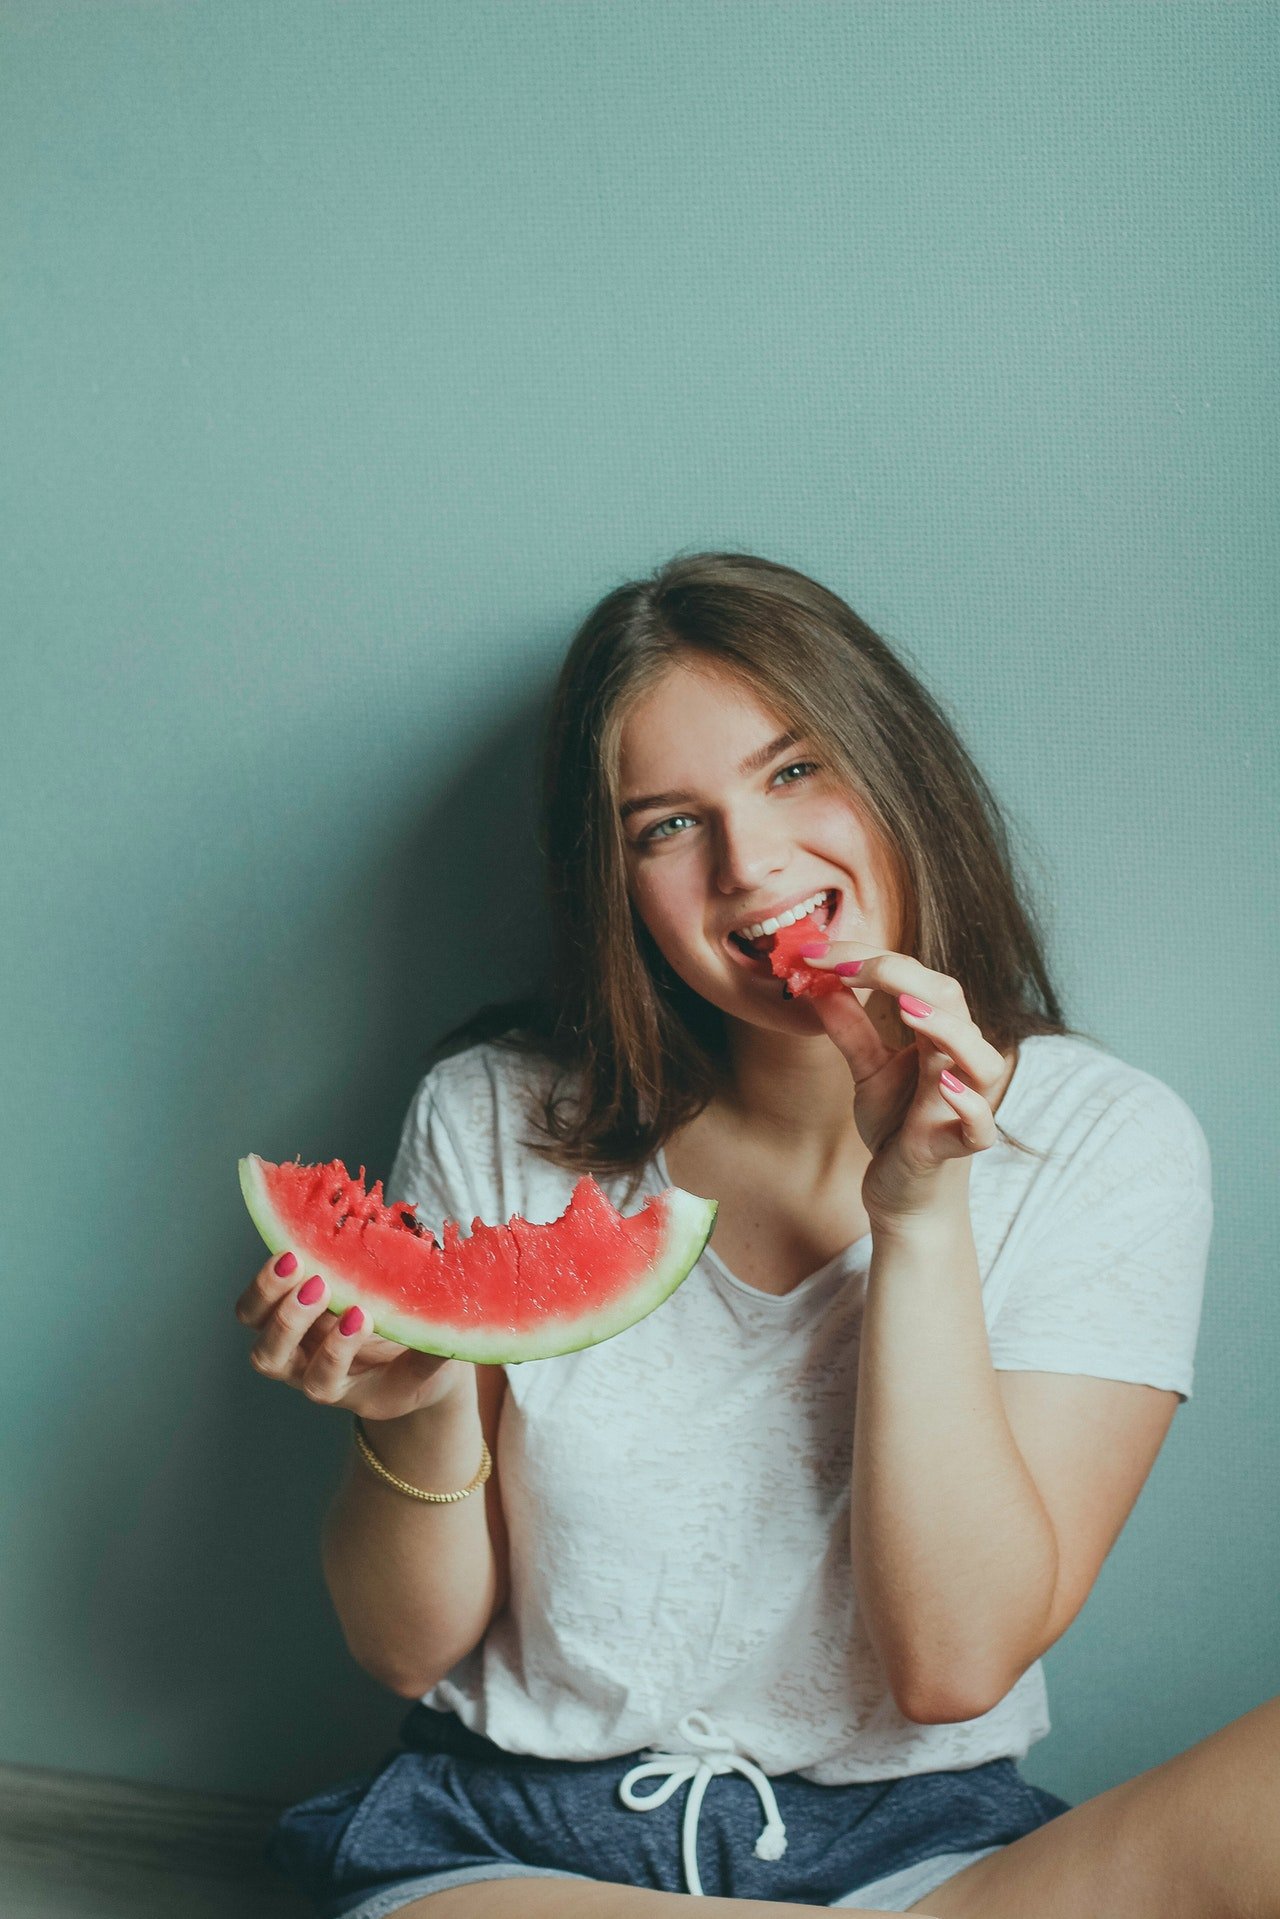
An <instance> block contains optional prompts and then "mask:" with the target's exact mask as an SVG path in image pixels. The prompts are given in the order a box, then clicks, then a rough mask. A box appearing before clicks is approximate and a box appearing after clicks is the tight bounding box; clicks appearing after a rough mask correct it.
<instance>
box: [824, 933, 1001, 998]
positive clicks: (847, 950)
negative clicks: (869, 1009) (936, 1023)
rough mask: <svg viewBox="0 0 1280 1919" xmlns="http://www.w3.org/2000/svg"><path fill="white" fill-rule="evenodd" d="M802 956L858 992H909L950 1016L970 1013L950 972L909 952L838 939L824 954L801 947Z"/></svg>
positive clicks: (961, 992) (962, 994) (959, 986)
mask: <svg viewBox="0 0 1280 1919" xmlns="http://www.w3.org/2000/svg"><path fill="white" fill-rule="evenodd" d="M810 945H811V946H814V947H816V945H817V942H816V941H811V942H810ZM800 955H801V958H802V960H803V962H804V964H805V965H806V966H814V967H817V968H819V969H820V970H821V971H823V972H837V973H839V974H840V977H841V978H842V979H844V980H847V981H848V983H849V984H850V985H851V986H856V987H857V988H858V989H859V990H861V989H862V988H863V987H872V988H874V989H875V990H876V991H878V992H882V993H888V994H891V995H893V996H894V997H896V996H897V995H898V994H899V993H910V994H912V995H913V996H914V997H915V998H916V999H921V1000H924V1001H925V1002H926V1004H928V1005H930V1006H941V1007H944V1008H945V1009H946V1010H947V1011H948V1012H951V1013H960V1014H967V1012H968V1010H969V1004H968V1001H967V1000H966V999H965V996H964V988H963V987H962V986H961V984H960V982H959V981H958V980H954V979H952V978H951V975H950V974H949V973H938V972H935V971H934V970H933V968H932V967H930V966H922V965H921V963H920V961H919V960H918V959H913V958H912V957H911V955H910V954H909V953H889V952H886V951H885V950H884V949H883V948H879V949H877V948H876V947H873V946H864V945H862V944H860V942H859V941H857V940H835V941H833V942H832V943H831V944H830V945H829V946H828V947H827V950H826V951H825V953H819V952H817V951H813V952H810V951H809V950H808V949H807V948H805V947H801V948H800Z"/></svg>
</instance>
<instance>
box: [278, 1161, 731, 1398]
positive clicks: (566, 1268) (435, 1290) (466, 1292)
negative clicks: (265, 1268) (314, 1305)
mask: <svg viewBox="0 0 1280 1919" xmlns="http://www.w3.org/2000/svg"><path fill="white" fill-rule="evenodd" d="M364 1179H365V1169H364V1167H363V1166H362V1167H361V1168H360V1176H359V1178H358V1179H353V1178H352V1177H351V1175H350V1174H349V1173H348V1171H347V1169H346V1167H345V1166H344V1165H343V1163H342V1161H341V1160H331V1161H330V1162H329V1163H328V1164H327V1165H316V1166H304V1165H303V1164H302V1163H301V1162H300V1161H298V1160H294V1161H292V1162H285V1163H283V1164H280V1165H277V1164H275V1163H273V1162H272V1161H270V1160H264V1159H260V1158H259V1157H258V1155H257V1154H256V1153H251V1154H249V1156H248V1157H247V1158H245V1159H242V1160H241V1161H240V1187H241V1191H242V1192H243V1194H244V1199H245V1204H246V1205H247V1206H248V1208H249V1212H250V1215H251V1217H252V1219H253V1222H254V1224H255V1225H256V1226H257V1228H258V1231H259V1232H260V1233H261V1235H262V1237H263V1239H264V1240H265V1242H266V1244H267V1246H268V1247H269V1248H270V1250H271V1251H272V1252H273V1253H278V1252H284V1251H291V1252H293V1253H296V1254H297V1255H298V1257H299V1259H300V1260H301V1261H302V1262H303V1264H304V1266H305V1268H306V1271H307V1273H308V1274H310V1273H319V1274H320V1276H321V1278H322V1279H324V1280H325V1282H326V1283H327V1285H328V1287H329V1311H330V1312H334V1313H341V1312H345V1311H346V1309H347V1307H348V1306H353V1305H354V1306H359V1307H361V1308H362V1309H363V1311H364V1312H365V1313H366V1315H367V1316H368V1318H369V1320H370V1321H371V1323H372V1325H373V1329H374V1331H375V1332H377V1333H380V1334H381V1335H382V1336H383V1338H385V1339H391V1340H395V1341H396V1342H397V1343H398V1344H400V1345H402V1346H412V1347H414V1348H415V1349H416V1350H417V1351H419V1352H424V1353H439V1354H442V1355H446V1356H448V1357H450V1358H454V1359H469V1360H474V1361H476V1362H478V1363H480V1364H483V1365H507V1364H511V1365H514V1364H518V1363H519V1362H521V1361H522V1360H526V1359H549V1358H552V1357H554V1356H555V1355H556V1354H559V1353H569V1352H576V1351H577V1350H578V1349H579V1348H581V1347H583V1346H593V1345H597V1344H598V1343H599V1342H600V1341H602V1340H605V1339H611V1338H612V1337H613V1335H614V1334H615V1333H620V1332H623V1331H625V1329H626V1328H627V1327H628V1326H633V1325H634V1324H635V1323H636V1321H637V1320H640V1319H643V1318H644V1317H645V1315H646V1314H648V1313H650V1312H652V1311H653V1310H654V1308H655V1307H657V1306H660V1305H661V1304H662V1302H663V1300H665V1299H667V1298H668V1297H669V1296H670V1295H671V1294H672V1293H673V1292H674V1291H675V1289H676V1287H677V1286H679V1285H680V1284H681V1282H682V1281H683V1280H684V1279H685V1278H687V1276H688V1274H689V1273H690V1272H691V1271H692V1269H693V1267H694V1265H695V1264H696V1263H697V1260H698V1258H699V1256H700V1254H701V1252H702V1249H703V1247H704V1246H705V1245H706V1243H707V1240H708V1238H709V1237H710V1233H711V1227H712V1224H713V1222H714V1220H715V1214H716V1202H715V1201H714V1200H709V1199H700V1198H698V1197H697V1195H696V1194H693V1193H686V1192H683V1191H682V1190H681V1189H680V1188H679V1187H675V1186H673V1187H668V1188H667V1190H666V1191H665V1192H663V1193H660V1194H657V1195H655V1196H654V1197H652V1198H650V1199H648V1200H647V1201H646V1202H645V1204H644V1205H643V1206H642V1207H641V1208H640V1211H639V1212H638V1213H635V1214H633V1215H632V1216H630V1217H626V1218H624V1217H623V1215H622V1214H620V1213H618V1212H617V1211H615V1209H614V1208H613V1206H612V1205H610V1203H609V1200H608V1199H607V1197H606V1196H605V1194H604V1193H602V1192H601V1190H600V1188H599V1187H598V1186H597V1185H596V1182H595V1181H594V1180H593V1179H592V1178H591V1176H590V1175H589V1174H584V1175H583V1177H582V1178H581V1179H579V1180H578V1182H577V1184H576V1185H575V1187H574V1189H573V1193H572V1195H571V1197H570V1200H569V1204H568V1206H567V1207H566V1209H565V1211H564V1212H563V1213H562V1214H561V1215H560V1217H559V1219H556V1220H552V1221H551V1222H550V1223H548V1224H546V1225H539V1224H534V1223H532V1222H530V1221H528V1220H525V1219H521V1218H520V1216H519V1215H518V1214H516V1215H515V1216H514V1217H513V1218H512V1219H510V1220H509V1221H508V1222H507V1223H506V1224H505V1225H487V1224H486V1223H485V1222H484V1221H483V1220H480V1219H476V1220H473V1221H472V1224H471V1231H470V1233H469V1234H467V1235H465V1236H464V1235H463V1233H462V1231H461V1229H460V1227H459V1225H458V1222H457V1221H456V1220H453V1219H446V1220H445V1221H444V1222H443V1225H442V1227H441V1230H440V1234H439V1237H437V1235H436V1234H435V1233H433V1232H431V1231H430V1230H429V1229H428V1228H427V1227H425V1226H424V1225H423V1224H422V1222H421V1221H420V1220H419V1219H418V1217H417V1215H416V1213H415V1211H414V1208H413V1207H412V1206H411V1205H409V1204H407V1203H406V1202H405V1201H403V1200H397V1201H396V1202H395V1203H394V1204H393V1205H391V1206H387V1205H386V1204H385V1203H384V1200H383V1191H382V1181H381V1180H376V1181H375V1182H374V1185H373V1187H372V1189H371V1190H369V1191H366V1190H365V1185H364Z"/></svg>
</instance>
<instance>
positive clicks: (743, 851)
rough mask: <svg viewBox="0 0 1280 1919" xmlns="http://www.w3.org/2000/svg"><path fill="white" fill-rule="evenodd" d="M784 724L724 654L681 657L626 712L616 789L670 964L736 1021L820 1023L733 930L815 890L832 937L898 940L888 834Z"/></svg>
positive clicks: (648, 910)
mask: <svg viewBox="0 0 1280 1919" xmlns="http://www.w3.org/2000/svg"><path fill="white" fill-rule="evenodd" d="M787 732H788V727H787V724H786V722H785V721H784V720H782V719H780V718H779V717H778V715H777V714H775V713H772V712H770V711H769V709H768V708H767V707H764V706H762V705H760V704H759V702H758V700H757V699H756V697H755V696H754V695H753V694H752V692H751V691H750V690H749V689H748V688H747V687H745V686H744V685H743V684H742V682H741V681H740V680H737V679H735V678H734V677H732V676H731V675H729V674H727V673H725V672H724V671H723V669H721V668H719V667H718V666H716V665H715V664H714V662H710V661H706V662H704V661H701V660H700V661H698V662H697V663H696V664H690V665H686V664H684V663H683V662H682V663H681V664H679V665H677V666H674V667H672V668H671V669H670V671H669V672H668V673H667V674H666V676H665V677H664V678H663V679H662V680H661V681H660V682H659V684H658V685H657V686H656V687H655V688H654V689H653V690H652V691H651V692H650V693H648V694H646V695H645V696H644V697H643V698H642V699H641V700H639V701H638V702H637V704H636V705H635V706H634V707H633V708H632V710H631V712H630V713H629V714H628V716H627V719H626V722H625V724H624V727H623V732H622V741H621V759H620V766H619V797H620V801H621V805H622V809H623V816H624V817H623V833H624V834H625V836H626V844H627V850H626V860H627V870H628V885H629V891H630V894H631V899H632V903H633V904H634V906H635V909H636V911H637V912H638V913H639V915H640V918H641V919H642V920H643V922H644V924H645V925H646V927H647V928H648V929H649V932H650V934H651V935H652V937H653V940H654V942H655V944H656V945H657V947H658V949H659V951H660V952H661V953H662V955H663V957H664V958H665V959H666V960H667V962H668V964H669V965H670V966H671V968H672V969H673V971H674V972H676V973H677V974H678V975H679V977H680V978H681V979H682V980H683V981H684V982H685V984H686V985H688V986H690V987H692V988H693V990H694V992H696V993H699V994H701V996H702V998H703V999H706V1000H710V1001H711V1003H712V1005H714V1006H718V1007H720V1008H721V1010H722V1011H723V1012H725V1013H727V1014H729V1015H730V1016H731V1017H732V1018H736V1019H740V1020H745V1021H747V1022H748V1023H750V1024H751V1025H755V1026H767V1027H770V1028H772V1029H774V1030H776V1031H779V1032H790V1033H797V1032H799V1033H816V1032H820V1031H822V1030H823V1029H822V1022H821V1020H820V1019H819V1018H818V1015H817V1013H816V1012H815V1011H814V1009H813V1007H812V1005H811V1004H810V1003H809V1001H808V1000H805V999H799V1000H786V999H784V998H783V996H782V981H781V980H779V979H777V978H775V977H774V975H773V973H772V972H771V971H770V968H769V962H768V959H767V958H763V959H757V958H752V957H750V956H749V955H748V954H747V953H745V952H744V951H743V950H742V948H741V946H740V945H738V944H737V943H736V942H735V941H734V940H733V939H732V938H731V937H730V935H731V934H732V933H733V932H734V931H737V930H739V929H741V928H743V927H745V926H747V925H749V924H751V923H753V922H759V921H761V920H764V919H771V918H775V917H777V915H778V914H779V913H780V912H781V911H783V910H784V909H785V908H787V907H789V906H792V905H793V904H797V903H802V902H805V901H808V900H810V899H811V898H812V897H813V896H814V895H815V894H817V893H826V894H827V895H828V899H827V901H826V902H824V904H823V906H822V907H821V908H820V909H819V911H818V918H819V920H820V921H822V920H825V921H826V924H827V931H828V934H829V935H830V937H831V938H832V939H834V940H839V939H842V938H844V939H854V940H860V941H865V942H868V943H870V944H872V945H874V946H876V947H879V948H881V949H891V948H892V945H893V939H894V937H895V935H896V928H897V924H898V919H897V910H896V902H895V898H894V893H893V884H892V879H891V868H890V866H889V862H888V859H887V858H886V857H885V855H884V851H883V848H882V847H881V844H880V842H879V839H878V837H876V836H875V835H873V833H872V831H871V829H870V828H869V826H868V825H867V824H865V823H864V820H863V816H862V814H861V811H860V809H859V808H857V807H856V806H855V805H854V803H853V802H852V801H851V800H850V799H849V798H848V797H847V796H846V795H845V793H844V792H843V791H841V790H840V789H839V788H838V787H837V785H836V783H835V779H834V777H833V775H832V774H831V773H829V772H828V770H827V769H826V768H825V767H823V766H822V765H821V762H820V758H819V756H818V751H817V749H816V748H814V747H811V746H810V743H809V742H807V741H806V740H804V739H803V738H802V737H795V738H781V737H780V736H783V735H786V734H787ZM637 801H641V802H642V804H641V805H639V806H637V805H636V802H637ZM833 890H834V893H835V900H834V911H832V910H831V900H830V895H831V893H832V891H833ZM860 997H861V996H860Z"/></svg>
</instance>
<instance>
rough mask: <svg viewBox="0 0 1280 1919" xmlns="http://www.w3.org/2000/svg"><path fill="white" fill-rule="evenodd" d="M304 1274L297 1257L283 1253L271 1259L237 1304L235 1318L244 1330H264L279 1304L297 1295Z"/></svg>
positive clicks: (256, 1275)
mask: <svg viewBox="0 0 1280 1919" xmlns="http://www.w3.org/2000/svg"><path fill="white" fill-rule="evenodd" d="M302 1279H303V1274H302V1273H301V1271H300V1270H299V1267H298V1259H297V1255H296V1254H295V1253H288V1252H286V1253H281V1254H280V1255H279V1256H278V1258H274V1259H269V1260H268V1261H267V1263H266V1265H265V1266H263V1267H261V1268H260V1269H259V1271H258V1272H257V1273H255V1274H254V1276H253V1278H252V1279H251V1280H250V1282H249V1284H248V1285H247V1286H246V1287H245V1289H244V1291H243V1292H242V1293H241V1295H240V1297H239V1299H237V1301H236V1318H237V1319H238V1320H239V1321H240V1323H241V1325H242V1326H264V1325H265V1324H266V1322H267V1320H268V1319H269V1318H270V1317H271V1315H272V1313H273V1312H274V1311H275V1309H276V1307H277V1306H278V1305H279V1304H280V1301H281V1300H282V1299H284V1298H285V1296H286V1295H287V1294H288V1293H290V1292H292V1291H296V1289H297V1288H298V1286H299V1285H300V1284H301V1283H302Z"/></svg>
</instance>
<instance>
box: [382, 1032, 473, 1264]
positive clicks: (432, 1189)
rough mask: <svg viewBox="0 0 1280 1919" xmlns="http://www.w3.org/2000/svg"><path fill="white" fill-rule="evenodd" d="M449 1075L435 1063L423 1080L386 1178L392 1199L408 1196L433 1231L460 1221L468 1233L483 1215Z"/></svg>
mask: <svg viewBox="0 0 1280 1919" xmlns="http://www.w3.org/2000/svg"><path fill="white" fill-rule="evenodd" d="M447 1087H448V1076H447V1074H445V1073H444V1072H443V1071H442V1070H441V1066H435V1067H433V1068H432V1070H431V1071H430V1072H429V1073H428V1074H427V1075H426V1077H425V1078H424V1079H423V1080H421V1081H420V1083H419V1085H418V1089H417V1091H416V1092H415V1094H414V1096H413V1099H412V1101H411V1103H410V1106H409V1110H408V1112H407V1113H406V1115H405V1120H404V1125H403V1127H402V1128H401V1132H400V1145H399V1147H398V1149H397V1151H396V1157H395V1162H394V1164H393V1165H392V1168H391V1172H390V1174H389V1176H388V1178H387V1182H386V1188H385V1191H386V1196H387V1203H388V1204H393V1203H394V1202H395V1201H396V1200H398V1199H399V1200H405V1201H407V1202H408V1203H409V1204H410V1205H411V1206H413V1207H415V1208H416V1210H417V1214H418V1217H419V1219H421V1221H422V1222H423V1224H424V1225H425V1226H429V1227H430V1228H431V1230H432V1231H433V1232H435V1231H437V1230H438V1229H439V1227H440V1226H441V1225H442V1224H443V1223H444V1221H445V1220H446V1219H455V1220H457V1221H458V1223H459V1225H461V1227H462V1228H463V1230H464V1232H465V1231H468V1230H469V1229H470V1225H471V1221H472V1220H473V1219H474V1218H476V1217H477V1216H483V1206H482V1203H481V1198H480V1195H479V1193H478V1192H477V1191H476V1182H475V1180H474V1179H473V1178H472V1177H470V1176H469V1172H468V1165H467V1159H466V1157H465V1155H464V1153H463V1151H462V1150H461V1149H460V1147H459V1144H458V1141H457V1139H456V1137H455V1134H454V1131H453V1130H452V1129H451V1127H450V1124H449V1121H448V1119H447V1118H446V1116H445V1112H444V1110H443V1109H444V1105H445V1103H446V1096H447Z"/></svg>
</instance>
